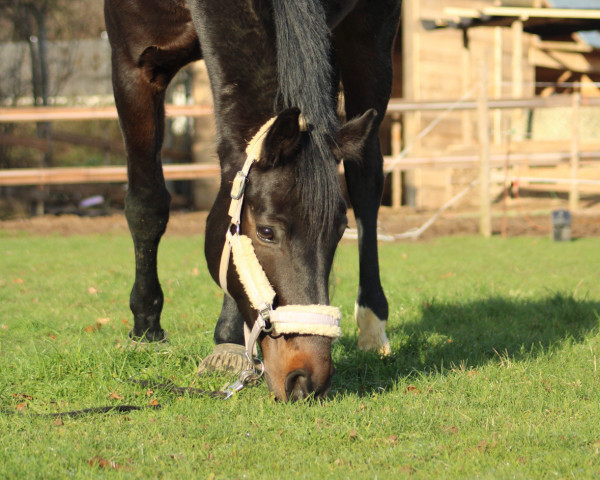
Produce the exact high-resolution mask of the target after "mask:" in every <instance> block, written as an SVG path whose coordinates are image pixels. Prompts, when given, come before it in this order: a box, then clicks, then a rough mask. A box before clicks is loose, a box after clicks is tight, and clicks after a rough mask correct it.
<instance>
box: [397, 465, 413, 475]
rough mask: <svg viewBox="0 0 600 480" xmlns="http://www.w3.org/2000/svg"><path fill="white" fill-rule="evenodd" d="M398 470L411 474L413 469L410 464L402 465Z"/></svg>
mask: <svg viewBox="0 0 600 480" xmlns="http://www.w3.org/2000/svg"><path fill="white" fill-rule="evenodd" d="M400 471H401V472H403V473H408V474H409V475H412V474H413V472H414V471H415V469H414V468H413V467H412V466H410V465H404V466H403V467H400Z"/></svg>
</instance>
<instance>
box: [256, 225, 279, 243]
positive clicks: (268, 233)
mask: <svg viewBox="0 0 600 480" xmlns="http://www.w3.org/2000/svg"><path fill="white" fill-rule="evenodd" d="M256 234H257V235H258V238H260V239H261V240H263V241H265V242H274V241H275V232H274V231H273V229H272V228H271V227H256Z"/></svg>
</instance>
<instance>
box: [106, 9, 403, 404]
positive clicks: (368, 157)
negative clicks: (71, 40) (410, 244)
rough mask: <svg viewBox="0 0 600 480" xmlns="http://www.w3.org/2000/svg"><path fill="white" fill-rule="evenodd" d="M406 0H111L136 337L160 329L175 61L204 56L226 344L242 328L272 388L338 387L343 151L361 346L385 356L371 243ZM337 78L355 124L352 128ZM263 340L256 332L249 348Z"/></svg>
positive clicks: (210, 233)
mask: <svg viewBox="0 0 600 480" xmlns="http://www.w3.org/2000/svg"><path fill="white" fill-rule="evenodd" d="M400 4H401V0H187V1H185V0H105V17H106V26H107V31H108V35H109V39H110V44H111V47H112V71H113V87H114V95H115V101H116V105H117V109H118V112H119V119H120V123H121V129H122V132H123V136H124V139H125V145H126V149H127V167H128V178H129V189H128V193H127V199H126V206H125V215H126V217H127V221H128V224H129V228H130V231H131V234H132V237H133V243H134V248H135V265H136V267H135V269H136V274H135V282H134V285H133V289H132V291H131V297H130V307H131V310H132V312H133V315H134V327H133V330H132V331H131V333H130V336H131V337H132V338H133V339H134V340H140V341H141V340H143V341H149V342H153V341H155V342H156V341H162V340H163V339H164V337H165V333H164V331H163V329H162V327H161V324H160V315H161V311H162V307H163V293H162V290H161V287H160V283H159V280H158V276H157V269H156V266H157V265H156V262H157V249H158V244H159V241H160V238H161V236H162V234H163V233H164V231H165V229H166V226H167V221H168V218H169V204H170V195H169V193H168V191H167V189H166V187H165V182H164V177H163V173H162V164H161V153H160V152H161V146H162V141H163V133H164V97H165V90H166V88H167V86H168V84H169V82H170V81H171V79H172V78H173V76H174V75H175V74H176V73H177V71H178V70H179V69H180V68H182V67H183V66H185V65H186V64H188V63H189V62H192V61H195V60H198V59H201V58H203V59H204V60H205V61H206V66H207V70H208V74H209V77H210V82H211V88H212V93H213V98H214V109H215V120H216V125H217V151H218V156H219V160H220V165H221V172H222V173H221V186H220V191H219V193H218V196H217V199H216V201H215V204H214V206H213V208H212V210H211V212H210V215H209V217H208V220H207V225H206V247H205V253H206V259H207V263H208V268H209V270H210V272H211V275H212V276H213V278H214V279H215V281H217V282H219V283H220V284H221V286H222V287H223V288H224V290H225V292H226V294H225V295H224V300H223V307H222V311H221V314H220V316H219V319H218V321H217V325H216V329H215V334H214V339H215V343H216V344H217V346H218V345H220V344H237V345H244V344H245V336H244V324H245V325H246V329H247V331H248V332H249V336H250V337H251V338H252V337H253V338H254V339H255V340H257V342H258V344H259V345H260V347H261V350H262V354H263V358H264V366H265V377H266V380H267V383H268V385H269V388H270V390H271V391H272V392H273V393H274V394H275V396H276V397H277V398H279V399H284V400H285V399H299V398H304V397H305V396H306V395H309V394H311V393H312V394H314V395H317V396H319V395H325V394H326V393H327V391H328V390H329V386H330V383H331V377H332V374H333V364H332V359H331V342H332V339H333V338H335V337H336V336H338V335H339V318H338V316H337V314H336V312H335V310H336V309H335V308H333V307H328V306H327V305H328V304H329V294H328V282H329V273H330V269H331V265H332V261H333V256H334V252H335V249H336V247H337V244H338V242H339V240H340V238H341V236H342V233H343V231H344V229H345V227H346V223H347V221H346V205H345V202H344V199H343V196H342V190H341V187H340V185H339V182H338V178H337V165H338V163H339V162H340V161H343V162H344V172H345V178H346V183H347V187H348V193H349V198H350V201H351V204H352V207H353V209H354V214H355V217H356V220H357V224H358V231H359V253H360V274H359V289H358V297H357V301H356V309H355V317H356V321H357V323H358V327H359V329H360V330H359V347H360V348H362V349H365V350H377V351H379V352H380V353H381V354H387V353H389V342H388V340H387V337H386V334H385V325H386V320H387V317H388V304H387V301H386V298H385V295H384V293H383V289H382V287H381V283H380V279H379V267H378V254H377V238H376V222H377V212H378V208H379V203H380V198H381V193H382V184H383V172H382V156H381V152H380V147H379V140H378V130H379V125H380V122H381V120H382V119H383V116H384V113H385V110H386V107H387V103H388V100H389V96H390V91H391V82H392V64H391V50H392V44H393V41H394V37H395V34H396V30H397V27H398V22H399V16H400ZM340 84H341V85H342V86H343V94H344V108H345V115H346V118H347V119H349V121H348V122H347V123H345V124H344V125H343V126H340V124H339V121H338V117H337V108H338V105H337V99H338V86H339V85H340ZM232 212H233V213H232ZM257 272H258V273H257ZM259 324H260V325H259ZM274 326H275V328H274V329H273V327H274ZM247 338H248V335H247V336H246V339H247ZM252 348H253V343H252V342H250V344H248V342H247V341H246V352H248V349H252Z"/></svg>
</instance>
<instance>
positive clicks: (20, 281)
mask: <svg viewBox="0 0 600 480" xmlns="http://www.w3.org/2000/svg"><path fill="white" fill-rule="evenodd" d="M13 283H16V284H17V285H22V284H24V283H25V280H23V279H22V278H13Z"/></svg>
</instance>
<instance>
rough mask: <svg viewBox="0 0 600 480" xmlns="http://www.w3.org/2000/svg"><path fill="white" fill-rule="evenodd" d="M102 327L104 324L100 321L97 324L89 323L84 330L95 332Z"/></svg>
mask: <svg viewBox="0 0 600 480" xmlns="http://www.w3.org/2000/svg"><path fill="white" fill-rule="evenodd" d="M101 328H102V325H101V324H99V323H96V324H95V325H88V326H87V327H85V328H84V331H86V332H88V333H89V332H95V331H96V330H100V329H101Z"/></svg>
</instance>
